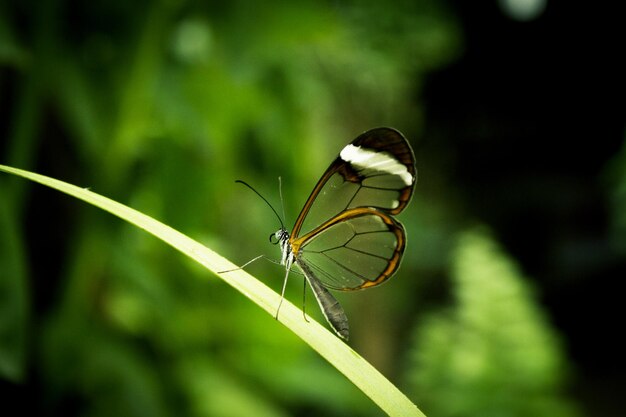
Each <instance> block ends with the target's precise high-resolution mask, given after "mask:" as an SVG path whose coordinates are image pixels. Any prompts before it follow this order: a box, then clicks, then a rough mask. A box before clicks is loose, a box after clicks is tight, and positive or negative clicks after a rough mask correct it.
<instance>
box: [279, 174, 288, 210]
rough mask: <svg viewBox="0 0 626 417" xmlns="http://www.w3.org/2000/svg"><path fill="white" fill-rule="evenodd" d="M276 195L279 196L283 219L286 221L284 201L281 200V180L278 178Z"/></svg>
mask: <svg viewBox="0 0 626 417" xmlns="http://www.w3.org/2000/svg"><path fill="white" fill-rule="evenodd" d="M278 195H279V196H280V207H281V208H282V209H283V219H285V221H287V216H285V200H284V199H283V179H282V178H281V177H280V176H279V177H278Z"/></svg>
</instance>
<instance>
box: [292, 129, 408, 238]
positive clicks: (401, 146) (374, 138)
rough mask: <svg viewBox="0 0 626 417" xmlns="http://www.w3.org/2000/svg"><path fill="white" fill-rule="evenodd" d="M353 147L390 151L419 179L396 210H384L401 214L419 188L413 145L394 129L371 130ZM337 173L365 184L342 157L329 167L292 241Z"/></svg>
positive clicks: (402, 196) (298, 221) (403, 193)
mask: <svg viewBox="0 0 626 417" xmlns="http://www.w3.org/2000/svg"><path fill="white" fill-rule="evenodd" d="M350 144H351V145H354V146H361V147H364V148H367V149H373V150H376V151H379V152H386V153H388V154H391V155H392V156H394V158H396V159H397V160H398V161H400V162H401V163H402V164H404V165H405V166H406V167H407V170H408V172H409V173H410V174H411V175H412V176H413V178H415V181H413V183H412V184H411V185H410V186H407V187H405V188H403V189H401V190H399V193H400V196H399V198H398V201H399V204H398V206H397V207H395V208H394V209H382V208H379V209H380V210H381V211H384V212H386V213H389V214H393V215H395V214H398V213H400V212H401V211H402V210H404V208H405V207H406V206H407V204H409V201H410V200H411V196H412V194H413V189H414V188H415V183H416V182H417V170H416V168H415V156H414V155H413V149H411V145H409V142H408V140H407V139H406V138H405V137H404V135H402V133H400V132H398V131H397V130H395V129H393V128H390V127H378V128H375V129H371V130H368V131H367V132H365V133H362V134H361V135H359V136H358V137H357V138H356V139H355V140H353V141H352V142H351V143H350ZM335 173H339V174H340V175H341V176H342V177H343V178H344V179H345V180H346V181H351V182H361V178H360V176H359V174H358V173H357V171H356V170H355V169H353V168H352V167H351V165H350V163H347V162H346V161H344V160H343V159H341V157H340V156H338V157H337V158H336V159H335V160H334V161H333V162H332V163H331V164H330V166H329V167H328V169H327V170H326V172H324V175H322V177H321V178H320V180H319V181H318V182H317V184H316V185H315V187H314V188H313V191H311V194H310V195H309V198H308V199H307V200H306V203H304V207H302V211H300V214H299V215H298V218H297V219H296V222H295V224H294V227H293V230H292V231H291V236H292V239H295V238H297V236H298V235H299V233H300V228H301V227H302V223H303V222H304V219H305V218H306V216H307V214H308V213H309V210H310V209H311V206H312V205H313V202H314V201H315V198H316V197H317V195H318V194H319V192H320V191H321V189H322V188H323V187H324V185H325V184H326V182H327V181H328V179H329V178H330V177H331V176H332V175H333V174H335Z"/></svg>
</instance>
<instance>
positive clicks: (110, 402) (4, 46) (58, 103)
mask: <svg viewBox="0 0 626 417" xmlns="http://www.w3.org/2000/svg"><path fill="white" fill-rule="evenodd" d="M460 50H461V39H460V35H459V29H458V27H457V24H456V22H455V20H454V18H453V16H451V15H450V14H449V13H448V11H447V10H446V9H445V7H443V5H442V4H441V3H439V2H436V1H434V0H419V1H404V2H396V3H394V6H393V7H390V6H388V5H384V4H383V3H382V2H374V1H370V2H299V3H297V4H295V3H289V2H278V1H269V2H263V3H262V4H261V3H257V2H253V1H242V0H240V1H234V2H208V3H207V2H200V1H172V0H164V1H157V2H148V1H139V2H123V1H95V2H60V1H52V0H44V1H41V2H29V1H26V2H12V3H5V4H3V5H2V6H0V65H2V68H3V71H2V74H3V76H6V74H9V75H10V77H11V78H10V80H15V81H16V82H15V83H11V84H12V85H9V82H6V80H8V79H9V78H5V79H4V80H3V82H1V83H0V88H1V89H3V90H5V91H8V90H9V88H10V89H11V92H12V95H13V96H14V97H15V98H16V100H15V101H14V102H12V103H11V106H10V107H9V109H8V112H9V114H10V116H9V119H8V120H10V123H9V126H7V127H6V128H3V131H6V132H7V138H8V141H7V145H6V149H4V150H5V151H6V155H7V158H6V160H4V161H2V162H3V163H6V164H9V165H14V166H18V167H22V168H26V169H28V168H32V167H36V166H37V165H38V164H40V165H43V166H46V167H48V169H49V172H43V173H45V174H49V175H53V176H57V177H60V178H61V179H64V180H68V181H69V182H73V183H76V184H78V185H81V186H88V187H90V188H92V189H94V190H95V191H97V192H99V193H102V194H104V195H107V196H109V197H111V198H114V199H117V200H119V201H121V202H124V203H125V204H128V205H130V206H132V207H134V208H136V209H138V210H141V211H143V212H145V213H147V214H149V215H151V216H152V217H155V218H158V219H159V220H161V221H163V222H165V223H167V224H169V225H171V226H172V227H174V228H176V229H178V230H181V231H182V232H184V233H186V234H188V235H190V236H192V237H193V238H195V239H197V240H199V241H201V242H203V243H205V244H206V245H207V246H209V247H211V248H213V249H215V250H217V251H218V252H220V253H222V254H224V255H227V256H228V257H230V258H231V259H232V260H233V261H234V262H239V263H243V262H245V261H247V260H249V259H250V258H252V257H254V256H256V255H258V254H259V253H266V254H268V255H270V256H275V257H277V256H278V254H277V251H276V248H274V247H272V246H270V245H268V244H267V241H266V239H267V236H268V235H269V233H270V232H273V231H274V230H275V229H276V228H277V227H278V225H277V224H276V222H275V219H274V218H273V216H272V214H271V212H269V210H268V209H267V207H266V206H265V205H264V204H263V203H262V202H261V201H260V200H258V199H257V198H256V197H255V196H254V195H252V193H250V192H248V191H247V190H245V189H243V188H240V187H237V186H235V185H234V180H235V179H244V180H247V181H249V182H251V183H253V184H254V185H255V186H256V187H257V188H258V189H259V190H261V191H262V192H263V193H264V194H265V195H267V196H268V197H269V199H270V200H272V201H274V202H278V192H277V180H276V178H277V177H278V176H279V175H281V176H282V177H283V187H284V189H283V192H284V197H285V206H286V207H285V209H286V213H287V218H288V219H287V222H288V223H291V222H293V220H294V218H295V216H296V214H297V211H298V208H299V206H300V205H301V204H302V203H303V201H304V199H305V198H306V197H307V195H308V193H309V191H310V189H311V188H312V187H313V185H314V183H315V181H316V180H317V178H318V176H319V175H320V174H321V173H322V171H323V169H324V168H325V167H326V166H327V164H328V163H329V162H330V161H331V160H332V158H333V157H334V155H335V154H336V152H337V151H339V150H340V149H341V147H342V146H343V145H344V144H345V143H347V142H348V141H349V140H351V139H352V138H353V137H355V136H356V135H357V134H358V133H360V132H362V131H364V130H367V129H369V128H372V127H375V126H381V125H390V126H394V127H397V128H399V129H400V130H402V131H403V132H404V133H405V134H406V135H407V136H408V137H409V138H410V139H411V141H412V143H413V144H414V145H415V148H416V152H417V154H418V161H420V160H421V159H423V158H424V159H427V158H426V157H422V156H421V155H419V142H418V140H419V137H420V129H421V118H422V116H423V113H422V110H421V108H420V105H419V100H418V97H419V92H420V88H421V83H422V82H423V81H424V76H425V75H427V74H428V73H429V72H430V71H433V70H435V69H437V68H440V67H442V66H443V65H445V64H446V63H448V62H450V60H452V59H454V58H455V56H457V54H459V53H460ZM51 119H53V120H54V122H51ZM51 125H52V127H51ZM59 131H60V132H61V133H59ZM55 152H57V153H58V155H61V157H60V158H59V157H58V155H57V154H55ZM425 164H426V166H428V162H426V163H425ZM421 167H422V165H419V166H418V169H421ZM430 175H431V178H429V179H428V182H430V184H437V183H438V182H441V178H439V179H438V178H437V177H436V175H437V174H436V172H434V173H431V174H430ZM26 187H30V185H27V184H25V183H23V182H15V181H10V180H8V179H6V178H2V179H1V181H0V193H1V195H2V198H0V265H1V268H0V373H1V375H2V377H3V378H6V379H9V380H12V381H14V382H15V383H17V384H20V383H23V382H24V381H26V380H28V379H29V378H36V379H37V380H38V381H40V383H41V385H42V386H43V389H42V392H41V393H40V394H41V397H40V398H37V406H36V407H37V409H39V410H46V413H47V414H50V415H54V414H63V415H67V414H81V415H88V416H110V415H118V416H137V417H139V416H166V415H190V416H247V415H254V416H268V417H269V416H286V415H326V416H332V415H336V416H340V415H346V416H347V415H349V416H357V415H378V413H379V411H378V410H377V409H376V408H375V407H374V406H373V404H371V403H370V402H369V400H368V399H367V398H365V397H364V396H363V395H362V394H361V393H360V392H359V391H358V390H357V389H356V388H354V387H353V386H351V385H350V384H349V383H348V382H347V381H346V380H344V379H343V377H341V376H340V375H338V374H337V373H336V372H335V371H334V369H331V368H329V366H328V365H327V364H326V363H324V362H323V361H322V360H321V359H320V358H319V357H317V356H316V355H315V354H314V353H312V352H311V351H310V350H309V349H308V348H307V347H306V346H304V345H303V344H302V343H301V342H300V341H299V340H297V339H295V338H294V337H293V336H292V335H290V334H288V333H287V332H286V331H285V329H284V328H283V327H282V326H281V325H280V324H278V323H277V322H276V321H275V320H273V318H272V317H269V316H267V315H265V314H264V313H262V312H261V311H260V310H258V309H257V308H256V307H255V306H253V305H251V304H250V303H249V302H248V301H247V300H246V299H245V298H244V297H241V295H240V294H237V293H235V292H234V291H232V289H231V288H228V287H226V286H225V285H223V284H222V283H221V282H220V281H219V280H218V279H214V278H213V277H207V276H206V275H207V274H206V271H204V270H202V269H201V268H199V267H198V266H197V265H194V264H192V263H190V262H188V261H187V260H185V259H182V258H181V257H180V256H179V255H178V254H176V253H173V252H172V251H171V249H170V248H168V247H166V246H165V245H163V244H162V243H161V242H158V241H156V240H155V239H153V238H152V237H151V236H148V235H146V234H145V233H144V232H142V231H141V230H135V229H134V228H132V227H130V226H127V225H124V224H121V222H119V221H117V220H116V219H114V218H112V217H109V216H106V215H103V214H102V213H100V212H98V211H97V210H93V209H92V208H90V207H87V206H82V205H80V204H78V203H75V202H72V203H71V204H75V205H79V206H80V207H74V206H72V218H71V226H70V225H65V226H66V227H67V229H68V231H67V233H64V235H63V236H54V237H55V238H57V239H60V241H59V242H58V245H61V246H62V247H63V248H64V250H63V252H62V253H63V256H64V257H63V259H55V261H54V262H55V263H56V264H58V265H60V270H61V276H60V278H59V277H54V276H52V275H50V276H48V275H46V274H39V275H33V274H31V273H30V272H29V271H30V270H31V268H30V265H31V264H32V263H36V262H38V259H33V258H29V254H28V253H27V250H26V247H27V245H26V243H25V241H24V240H25V235H24V233H25V231H24V230H23V226H21V225H23V222H29V221H33V222H35V223H36V224H37V225H38V227H41V225H42V224H44V223H45V222H46V221H47V222H55V219H50V218H48V219H24V218H23V215H24V213H23V209H24V205H25V200H26V198H27V195H28V194H26V191H28V190H27V188H26ZM434 188H436V185H435V186H432V185H431V186H430V189H429V186H425V188H424V189H425V190H426V191H425V192H423V191H421V190H420V184H419V183H418V188H417V192H416V197H415V201H413V203H412V205H411V206H410V207H409V209H408V210H407V213H406V214H403V216H402V221H403V222H404V223H405V225H406V229H407V230H408V234H409V248H408V250H407V253H406V256H405V259H404V261H403V267H402V268H401V271H400V272H399V273H398V276H397V277H395V278H394V279H393V280H392V281H390V283H388V284H386V285H385V286H384V287H381V288H380V289H376V290H372V291H367V292H363V293H359V294H346V295H344V294H339V295H338V298H339V299H340V301H341V302H342V304H344V305H345V307H346V310H347V312H348V316H349V317H350V319H351V325H352V328H353V332H352V334H353V335H354V336H353V341H352V342H351V343H352V345H353V346H354V347H355V349H357V350H358V351H359V352H362V353H363V355H364V356H365V357H366V358H368V359H370V360H371V361H372V362H373V363H374V364H375V365H377V366H378V367H379V368H380V369H381V370H382V371H383V372H384V373H385V374H386V375H389V376H390V378H391V379H392V381H400V380H411V381H414V384H413V385H411V386H412V387H413V394H414V395H413V398H414V400H415V401H416V402H417V404H418V405H419V406H420V407H421V406H422V404H424V407H426V408H425V410H426V411H428V410H432V414H433V415H524V414H523V413H522V411H527V412H528V413H529V414H526V415H531V414H532V415H547V413H548V411H554V414H552V415H562V416H566V415H573V414H574V413H573V412H572V411H571V410H572V408H570V407H571V405H570V404H569V403H568V402H567V401H566V400H563V398H562V396H561V394H560V388H561V387H562V383H563V380H564V376H563V373H562V372H563V361H564V359H563V357H562V356H561V355H562V352H561V350H560V347H559V344H558V337H556V336H555V335H554V334H553V333H552V331H551V330H550V327H549V324H548V323H547V321H546V318H545V317H544V315H543V314H542V313H541V312H540V311H539V309H538V308H537V307H536V305H535V301H534V299H533V297H532V294H531V293H530V292H529V290H528V289H527V288H526V286H525V285H524V284H523V279H522V277H520V276H519V274H518V273H517V272H516V271H514V270H511V267H510V266H509V263H510V261H508V260H507V257H506V255H505V254H503V253H501V252H500V251H497V250H496V251H493V250H491V249H490V248H491V246H490V245H493V243H490V241H489V240H486V239H485V238H480V237H475V236H474V237H471V236H472V235H470V237H466V238H464V239H463V240H462V243H461V244H460V245H461V246H460V249H459V251H458V252H456V255H455V257H454V259H455V261H454V266H453V268H452V270H450V271H451V272H450V273H451V274H452V276H453V277H454V280H453V282H452V284H451V285H452V287H453V288H454V290H453V291H454V293H455V294H456V296H457V299H456V304H455V307H454V309H453V311H454V313H453V314H452V315H450V313H449V312H448V311H445V310H444V311H443V312H442V311H441V310H439V309H437V308H435V306H436V305H437V300H430V299H429V294H428V292H427V291H425V289H427V288H429V285H431V284H432V282H433V281H434V280H437V279H439V278H440V276H441V271H448V270H449V268H450V267H449V265H448V262H447V259H448V254H449V252H450V250H451V249H452V247H453V244H452V242H454V239H455V236H456V234H457V233H458V232H459V231H460V230H462V229H463V228H462V226H461V225H462V224H463V222H464V219H463V218H462V216H461V215H460V214H459V213H455V212H454V211H453V210H451V209H450V207H451V206H452V204H450V201H453V197H451V196H448V195H446V194H445V191H442V190H435V189H434ZM422 193H423V194H422ZM421 194H422V195H421ZM424 196H428V198H425V197H424ZM277 204H279V203H277ZM38 213H45V208H44V209H43V211H39V212H38ZM36 232H37V231H35V233H36ZM41 233H45V229H43V230H42V232H41ZM45 237H46V236H42V237H41V238H42V239H44V238H45ZM51 256H53V255H51ZM474 257H476V258H478V259H480V262H476V261H475V260H473V258H474ZM251 270H252V271H253V272H254V273H255V274H256V275H257V276H260V277H267V280H268V282H269V283H270V285H274V286H275V288H277V289H278V288H279V286H280V284H281V278H282V276H283V273H282V271H281V269H280V268H279V267H276V266H275V265H267V264H263V263H262V262H259V263H257V264H255V265H253V266H251ZM500 272H502V273H500ZM298 278H299V277H298V276H295V275H294V277H292V281H294V282H295V281H297V280H298ZM50 279H58V280H59V281H58V285H57V286H56V289H55V293H54V294H48V295H47V297H49V298H50V299H51V300H52V302H51V306H49V307H48V308H47V309H45V310H41V309H39V310H38V311H39V312H40V315H39V316H37V317H33V310H34V306H33V305H32V301H33V298H32V294H31V295H30V296H29V295H28V294H29V289H30V291H32V290H33V288H37V287H38V285H41V284H40V283H41V282H46V281H48V280H50ZM291 284H292V285H290V286H289V289H288V297H289V298H290V299H292V300H299V299H300V297H301V288H302V287H301V285H300V284H298V285H295V284H293V282H292V283H291ZM316 308H317V307H316V306H314V305H313V303H310V305H309V309H308V311H311V312H312V314H314V315H317V317H320V315H319V312H317V311H316V310H315V309H316ZM425 308H428V309H429V310H430V314H429V315H428V319H427V320H424V319H422V318H421V317H422V314H421V313H424V309H425ZM410 325H414V326H415V328H416V329H417V330H416V331H415V332H416V333H417V337H416V338H415V340H413V341H412V340H411V339H410V338H409V337H408V334H407V333H409V332H410V331H409V330H408V329H409V328H410V327H411V326H410ZM27 335H31V336H32V337H31V338H29V337H27ZM411 343H414V344H411ZM442 344H443V346H442ZM409 351H410V352H412V356H413V357H414V358H416V360H414V361H413V362H411V363H412V367H408V366H407V363H408V362H407V361H405V360H403V359H402V358H406V357H407V356H408V353H407V352H409ZM451 358H452V359H454V360H452V361H450V359H451ZM27 370H28V372H27ZM492 390H496V391H497V392H496V393H495V395H494V393H493V391H492ZM502 410H513V411H511V412H510V413H509V414H507V413H506V412H505V411H502ZM483 411H485V412H487V411H488V412H490V413H491V414H484V413H482V412H483Z"/></svg>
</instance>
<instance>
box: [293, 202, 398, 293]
mask: <svg viewBox="0 0 626 417" xmlns="http://www.w3.org/2000/svg"><path fill="white" fill-rule="evenodd" d="M320 229H321V231H319V232H316V233H313V234H308V235H306V236H304V237H303V238H301V239H297V240H295V241H293V242H292V249H293V251H294V254H295V255H296V264H298V265H301V264H302V263H304V264H305V267H304V268H302V267H301V269H309V270H310V271H311V272H312V273H313V274H314V275H315V277H316V278H317V279H318V280H319V281H321V282H322V284H323V285H324V286H325V287H327V288H330V289H334V290H342V291H351V290H358V289H363V288H368V287H372V286H376V285H379V284H381V283H382V282H384V281H385V280H387V279H388V278H389V277H390V276H391V275H392V274H393V273H394V272H395V271H396V269H397V268H398V266H399V264H400V258H401V256H402V253H403V251H404V248H405V243H406V239H405V234H404V229H403V228H402V225H400V223H398V222H396V221H395V220H394V219H393V218H392V217H390V216H388V215H387V214H386V213H384V212H382V211H380V210H376V209H373V208H357V209H350V210H347V211H345V212H343V213H341V214H340V215H339V216H336V217H335V218H333V219H331V220H329V221H328V222H326V223H325V224H324V225H323V227H321V228H320Z"/></svg>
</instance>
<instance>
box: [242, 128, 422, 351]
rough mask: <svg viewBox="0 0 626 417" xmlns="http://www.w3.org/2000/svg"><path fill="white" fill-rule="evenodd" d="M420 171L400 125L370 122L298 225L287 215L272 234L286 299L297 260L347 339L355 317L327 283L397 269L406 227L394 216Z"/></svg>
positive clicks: (343, 287)
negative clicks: (287, 220) (287, 219)
mask: <svg viewBox="0 0 626 417" xmlns="http://www.w3.org/2000/svg"><path fill="white" fill-rule="evenodd" d="M416 178H417V177H416V168H415V157H414V156H413V150H412V149H411V146H410V145H409V142H408V141H407V140H406V138H405V137H404V136H403V135H402V134H401V133H400V132H398V131H397V130H395V129H391V128H386V127H381V128H376V129H372V130H369V131H367V132H365V133H363V134H361V135H360V136H358V137H357V138H356V139H355V140H353V141H352V142H351V143H350V144H348V145H347V146H346V147H345V148H343V150H342V151H341V152H340V153H339V156H338V157H337V158H336V159H335V160H334V161H333V162H332V163H331V164H330V166H329V167H328V169H327V170H326V172H324V175H322V177H321V178H320V180H319V181H318V183H317V185H316V186H315V188H313V191H312V192H311V195H310V196H309V198H308V199H307V201H306V203H305V204H304V207H303V208H302V211H301V212H300V215H299V216H298V218H297V219H296V222H295V225H294V227H293V229H292V231H291V233H289V232H288V231H287V229H285V227H284V226H283V225H282V222H281V228H280V229H279V230H278V231H276V232H275V233H273V234H272V235H270V241H273V243H276V244H279V245H280V248H281V251H282V258H281V264H282V265H284V266H285V269H286V274H285V280H284V282H283V288H282V293H281V303H282V300H283V298H284V294H285V287H286V283H287V278H288V276H289V272H290V270H291V267H292V266H293V265H294V264H295V265H297V266H298V267H299V269H300V271H301V272H302V274H303V275H304V277H305V278H306V282H308V284H309V286H310V287H311V289H312V290H313V293H314V294H315V298H316V299H317V302H318V304H319V305H320V308H321V309H322V312H323V314H324V317H326V320H327V321H328V323H329V324H330V326H331V327H332V328H333V330H334V331H335V333H337V335H339V336H340V337H341V338H342V339H344V340H348V336H349V328H348V318H347V317H346V314H345V312H344V310H343V308H342V307H341V305H339V302H338V301H337V300H336V299H335V297H333V295H332V294H331V293H330V291H328V289H332V290H338V291H354V290H361V289H365V288H370V287H375V286H377V285H380V284H382V283H383V282H385V281H386V280H387V279H389V278H390V277H391V276H392V275H393V273H394V272H395V271H396V270H397V269H398V266H399V265H400V260H401V258H402V254H403V253H404V249H405V247H406V235H405V232H404V228H403V227H402V224H400V223H399V222H398V221H397V220H396V219H395V218H394V217H393V216H395V215H396V214H398V213H400V212H401V211H402V210H404V208H405V207H406V206H407V204H408V203H409V201H410V199H411V195H412V194H413V189H414V187H415V181H416ZM244 184H245V183H244ZM245 185H247V184H245ZM250 188H251V187H250ZM255 192H256V191H255ZM257 194H258V193H257ZM262 198H263V197H262ZM264 200H265V199H264ZM265 201H266V202H267V200H265ZM268 204H269V203H268ZM270 207H271V206H270ZM272 210H273V208H272ZM274 212H275V211H274ZM277 216H278V214H277ZM278 217H279V219H280V216H278ZM255 259H256V258H255ZM246 265H247V264H246ZM244 266H245V265H244ZM279 309H280V304H279V306H278V310H279ZM278 310H277V312H276V317H278Z"/></svg>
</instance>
